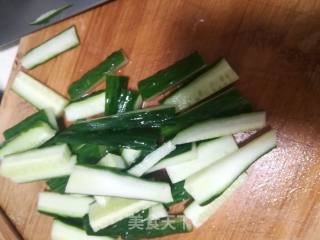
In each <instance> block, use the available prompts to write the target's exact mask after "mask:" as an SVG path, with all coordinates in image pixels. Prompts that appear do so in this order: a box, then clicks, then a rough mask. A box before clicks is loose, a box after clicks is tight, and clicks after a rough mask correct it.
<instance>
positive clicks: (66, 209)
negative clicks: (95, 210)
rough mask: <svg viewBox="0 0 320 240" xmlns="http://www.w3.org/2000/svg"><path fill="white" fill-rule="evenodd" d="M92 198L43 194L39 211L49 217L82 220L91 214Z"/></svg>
mask: <svg viewBox="0 0 320 240" xmlns="http://www.w3.org/2000/svg"><path fill="white" fill-rule="evenodd" d="M92 202H94V199H93V198H91V197H83V196H73V195H67V194H59V193H52V192H41V193H39V198H38V211H40V212H41V213H44V214H48V215H51V216H52V215H54V216H57V217H66V218H82V217H83V216H84V215H86V214H87V213H88V212H89V204H90V203H92Z"/></svg>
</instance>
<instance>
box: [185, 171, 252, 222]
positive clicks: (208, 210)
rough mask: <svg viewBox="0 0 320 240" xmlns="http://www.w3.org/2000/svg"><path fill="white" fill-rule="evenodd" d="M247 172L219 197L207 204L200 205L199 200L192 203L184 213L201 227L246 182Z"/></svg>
mask: <svg viewBox="0 0 320 240" xmlns="http://www.w3.org/2000/svg"><path fill="white" fill-rule="evenodd" d="M246 179H247V174H246V173H243V174H241V175H240V176H239V177H238V178H237V180H235V181H234V182H233V183H232V184H231V185H230V186H229V187H228V188H227V189H226V190H225V191H224V192H223V193H222V194H221V195H220V196H219V197H217V198H216V199H215V200H213V201H212V202H211V203H209V204H208V205H206V206H203V207H202V206H200V205H199V204H198V203H197V202H193V203H191V204H190V205H189V206H188V207H187V208H186V209H185V210H184V212H183V213H184V215H185V216H186V217H187V218H188V220H190V221H191V222H192V225H193V226H194V227H196V228H199V227H200V226H201V225H203V224H204V223H205V222H206V221H207V220H208V219H209V218H210V217H211V216H212V215H213V214H215V212H216V211H217V210H218V209H219V208H220V207H221V206H222V205H223V204H224V203H225V202H226V201H227V200H228V199H229V198H230V196H231V195H232V194H233V193H234V192H235V191H236V190H237V189H238V188H239V187H240V186H241V185H242V184H243V183H244V182H245V180H246Z"/></svg>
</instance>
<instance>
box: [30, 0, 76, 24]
mask: <svg viewBox="0 0 320 240" xmlns="http://www.w3.org/2000/svg"><path fill="white" fill-rule="evenodd" d="M71 6H72V4H64V5H63V6H61V7H58V8H55V9H52V10H50V11H48V12H46V13H43V14H41V15H40V16H39V17H38V18H37V19H35V20H34V21H33V22H31V23H30V25H39V24H45V23H49V21H50V20H51V19H52V18H53V17H55V16H57V15H59V14H60V13H62V12H63V11H64V10H66V9H67V8H69V7H71Z"/></svg>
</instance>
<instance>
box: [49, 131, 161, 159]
mask: <svg viewBox="0 0 320 240" xmlns="http://www.w3.org/2000/svg"><path fill="white" fill-rule="evenodd" d="M158 139H159V133H158V132H157V131H155V130H152V129H147V130H146V129H140V130H129V131H99V132H97V131H95V132H89V133H88V132H68V131H65V132H62V133H60V134H58V135H56V136H55V137H54V138H53V139H52V140H50V144H56V143H68V144H97V145H104V146H106V148H107V150H108V151H113V150H115V149H119V147H122V148H134V149H141V150H146V151H152V150H154V149H155V148H156V147H157V145H158ZM101 157H102V156H101ZM101 157H100V158H101ZM100 158H99V159H100ZM99 159H98V160H99Z"/></svg>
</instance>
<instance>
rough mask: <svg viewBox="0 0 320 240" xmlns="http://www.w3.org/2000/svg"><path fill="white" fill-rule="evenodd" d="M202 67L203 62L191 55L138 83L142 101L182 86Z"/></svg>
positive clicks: (193, 54)
mask: <svg viewBox="0 0 320 240" xmlns="http://www.w3.org/2000/svg"><path fill="white" fill-rule="evenodd" d="M202 67H204V62H203V60H202V58H201V56H200V55H199V54H198V53H192V54H191V55H189V56H187V57H186V58H184V59H181V60H179V61H178V62H176V63H174V64H173V65H171V66H169V67H168V68H166V69H163V70H161V71H159V72H157V73H156V74H154V75H153V76H151V77H148V78H146V79H144V80H142V81H140V82H139V83H138V87H139V91H140V93H141V95H142V98H143V99H144V100H146V99H150V98H152V97H155V96H157V95H160V94H161V93H163V92H164V91H166V90H168V89H170V88H172V87H174V86H177V85H180V84H183V83H184V82H186V81H187V80H188V79H189V78H190V76H192V75H193V74H195V73H196V72H198V71H199V70H200V69H201V68H202Z"/></svg>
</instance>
